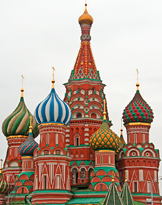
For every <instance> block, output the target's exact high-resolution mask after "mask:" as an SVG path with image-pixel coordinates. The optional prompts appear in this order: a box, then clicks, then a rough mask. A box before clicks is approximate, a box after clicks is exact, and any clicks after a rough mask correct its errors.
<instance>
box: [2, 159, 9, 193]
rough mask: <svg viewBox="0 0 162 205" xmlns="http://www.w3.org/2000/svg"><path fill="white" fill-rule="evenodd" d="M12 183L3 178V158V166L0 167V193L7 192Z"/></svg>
mask: <svg viewBox="0 0 162 205" xmlns="http://www.w3.org/2000/svg"><path fill="white" fill-rule="evenodd" d="M10 188H11V187H10V184H9V183H8V182H6V181H5V180H4V178H3V174H2V160H1V168H0V194H5V193H7V192H9V191H10Z"/></svg>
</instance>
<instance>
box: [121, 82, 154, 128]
mask: <svg viewBox="0 0 162 205" xmlns="http://www.w3.org/2000/svg"><path fill="white" fill-rule="evenodd" d="M136 86H137V91H136V94H135V96H134V98H133V99H132V100H131V101H130V103H129V104H128V105H127V106H126V107H125V109H124V111H123V121H124V124H125V125H126V124H128V123H131V122H141V123H151V122H152V121H153V118H154V116H153V111H152V109H151V107H150V106H149V105H148V104H147V102H146V101H145V100H144V99H143V98H142V96H141V94H140V92H139V84H138V83H137V84H136Z"/></svg>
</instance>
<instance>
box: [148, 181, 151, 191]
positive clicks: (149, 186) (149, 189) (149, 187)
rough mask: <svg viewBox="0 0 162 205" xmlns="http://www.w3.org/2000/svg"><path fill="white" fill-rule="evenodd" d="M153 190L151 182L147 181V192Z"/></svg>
mask: <svg viewBox="0 0 162 205" xmlns="http://www.w3.org/2000/svg"><path fill="white" fill-rule="evenodd" d="M150 192H151V182H150V181H147V193H150Z"/></svg>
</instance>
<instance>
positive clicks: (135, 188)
mask: <svg viewBox="0 0 162 205" xmlns="http://www.w3.org/2000/svg"><path fill="white" fill-rule="evenodd" d="M134 192H137V182H134Z"/></svg>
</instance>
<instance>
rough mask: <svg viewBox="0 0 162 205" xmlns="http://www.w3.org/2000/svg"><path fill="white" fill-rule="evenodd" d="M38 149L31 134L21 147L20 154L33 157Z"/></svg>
mask: <svg viewBox="0 0 162 205" xmlns="http://www.w3.org/2000/svg"><path fill="white" fill-rule="evenodd" d="M37 147H38V143H37V142H36V141H34V139H33V135H32V133H29V136H28V138H27V140H26V141H25V142H24V143H22V144H21V146H20V147H19V153H20V154H21V156H33V152H34V150H35V148H37Z"/></svg>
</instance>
